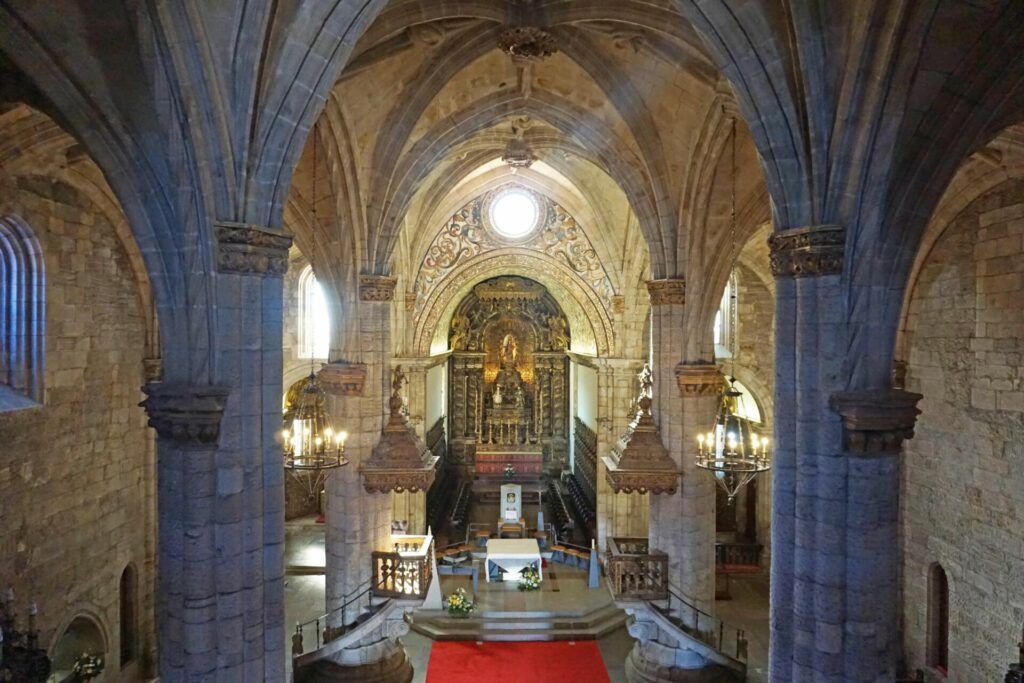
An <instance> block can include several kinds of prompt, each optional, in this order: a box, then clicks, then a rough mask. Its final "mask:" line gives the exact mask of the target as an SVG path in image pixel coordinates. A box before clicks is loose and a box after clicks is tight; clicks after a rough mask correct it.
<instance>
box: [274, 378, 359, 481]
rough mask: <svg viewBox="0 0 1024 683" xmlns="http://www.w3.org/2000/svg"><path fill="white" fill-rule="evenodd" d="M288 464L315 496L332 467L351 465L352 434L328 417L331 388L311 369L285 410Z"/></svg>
mask: <svg viewBox="0 0 1024 683" xmlns="http://www.w3.org/2000/svg"><path fill="white" fill-rule="evenodd" d="M284 420H285V428H284V429H283V430H282V431H281V440H282V442H283V443H284V468H285V469H286V470H288V471H290V472H291V473H292V474H293V475H294V476H295V478H296V479H297V480H298V481H300V482H302V483H303V485H304V486H305V487H306V492H307V493H308V494H309V497H310V499H315V498H316V496H317V494H318V493H319V491H320V489H321V488H322V487H323V483H324V480H325V479H326V478H327V474H328V473H329V472H330V470H333V469H336V468H338V467H341V466H342V465H347V464H348V460H346V459H345V440H346V439H348V434H347V433H346V432H344V431H337V432H336V431H334V428H333V427H332V426H331V422H330V420H329V419H328V417H327V392H325V391H324V390H323V388H322V387H321V386H320V383H319V382H318V381H317V379H316V374H315V373H313V372H310V373H309V377H308V378H306V383H305V385H304V386H303V387H302V389H301V390H300V391H299V396H298V400H297V401H296V403H295V405H294V406H292V407H291V409H290V410H287V411H286V412H285V414H284Z"/></svg>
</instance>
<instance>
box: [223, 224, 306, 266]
mask: <svg viewBox="0 0 1024 683" xmlns="http://www.w3.org/2000/svg"><path fill="white" fill-rule="evenodd" d="M213 229H214V233H215V234H216V236H217V272H220V273H234V274H237V275H259V276H261V277H282V276H283V275H284V274H285V273H286V272H287V271H288V248H289V247H291V245H292V238H291V236H290V235H284V234H282V233H280V232H274V231H273V230H268V229H266V228H261V227H259V226H256V225H249V224H248V223H230V222H227V221H220V222H217V223H214V224H213Z"/></svg>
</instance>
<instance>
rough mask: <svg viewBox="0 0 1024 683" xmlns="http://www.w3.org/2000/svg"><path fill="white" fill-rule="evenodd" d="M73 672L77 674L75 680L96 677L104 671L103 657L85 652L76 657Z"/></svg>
mask: <svg viewBox="0 0 1024 683" xmlns="http://www.w3.org/2000/svg"><path fill="white" fill-rule="evenodd" d="M72 672H73V673H74V674H75V680H77V681H88V680H90V679H93V678H96V677H97V676H99V675H100V674H101V673H103V658H102V657H100V656H99V655H91V654H89V653H87V652H83V653H82V655H81V656H80V657H78V658H77V659H75V665H74V667H73V668H72Z"/></svg>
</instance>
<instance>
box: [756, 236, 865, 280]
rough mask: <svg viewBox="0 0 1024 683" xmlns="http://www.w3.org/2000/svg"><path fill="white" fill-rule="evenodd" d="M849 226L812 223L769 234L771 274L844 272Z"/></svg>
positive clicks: (807, 274) (809, 275) (788, 275)
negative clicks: (845, 227)
mask: <svg viewBox="0 0 1024 683" xmlns="http://www.w3.org/2000/svg"><path fill="white" fill-rule="evenodd" d="M845 244H846V230H845V229H844V228H843V226H841V225H812V226H810V227H807V228H795V229H793V230H782V231H780V232H776V233H773V234H772V235H771V236H769V237H768V248H769V249H770V250H771V264H772V275H774V276H775V277H779V278H781V277H818V276H820V275H838V274H840V273H842V272H843V250H844V248H845Z"/></svg>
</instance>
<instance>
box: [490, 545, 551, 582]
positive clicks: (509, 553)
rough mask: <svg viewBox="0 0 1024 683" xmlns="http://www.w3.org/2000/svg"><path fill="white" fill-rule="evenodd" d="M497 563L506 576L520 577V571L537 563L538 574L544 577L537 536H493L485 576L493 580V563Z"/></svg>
mask: <svg viewBox="0 0 1024 683" xmlns="http://www.w3.org/2000/svg"><path fill="white" fill-rule="evenodd" d="M492 564H493V565H495V566H496V567H498V569H500V570H501V571H502V572H504V573H505V575H506V577H508V578H511V579H518V578H519V573H520V572H521V571H523V570H524V569H526V568H527V567H529V566H530V565H531V564H536V565H537V576H539V577H540V578H542V579H543V578H544V576H543V572H542V570H541V561H540V546H539V545H537V539H535V538H491V539H489V540H488V541H487V559H485V560H484V577H485V578H486V579H487V581H490V580H491V565H492Z"/></svg>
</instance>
